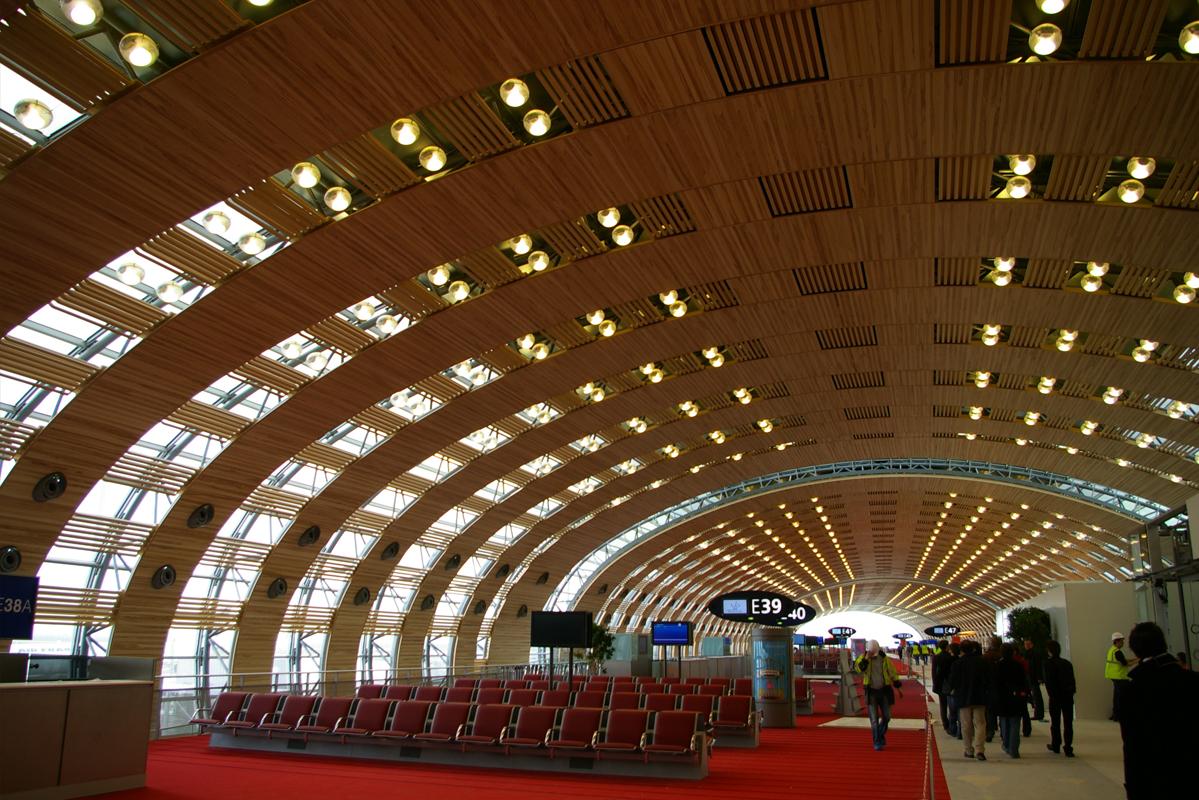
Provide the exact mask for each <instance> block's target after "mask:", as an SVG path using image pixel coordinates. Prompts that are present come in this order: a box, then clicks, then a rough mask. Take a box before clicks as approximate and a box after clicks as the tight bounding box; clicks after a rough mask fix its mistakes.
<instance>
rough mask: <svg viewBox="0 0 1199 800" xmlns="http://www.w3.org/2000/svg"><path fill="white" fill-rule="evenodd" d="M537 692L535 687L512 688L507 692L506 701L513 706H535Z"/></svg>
mask: <svg viewBox="0 0 1199 800" xmlns="http://www.w3.org/2000/svg"><path fill="white" fill-rule="evenodd" d="M539 694H541V692H539V691H537V690H536V689H513V690H512V691H510V692H508V702H509V703H511V704H512V705H514V706H535V705H537V695H539Z"/></svg>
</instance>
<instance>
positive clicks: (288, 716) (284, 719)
mask: <svg viewBox="0 0 1199 800" xmlns="http://www.w3.org/2000/svg"><path fill="white" fill-rule="evenodd" d="M315 705H316V697H315V696H314V695H310V694H289V695H288V696H287V699H286V700H284V701H283V710H282V711H280V712H279V720H278V722H277V724H279V725H286V726H287V727H289V728H294V727H295V726H296V725H297V724H298V723H299V722H300V720H301V719H303V718H304V717H306V716H308V715H309V714H311V713H312V708H313V706H315ZM268 722H269V720H268Z"/></svg>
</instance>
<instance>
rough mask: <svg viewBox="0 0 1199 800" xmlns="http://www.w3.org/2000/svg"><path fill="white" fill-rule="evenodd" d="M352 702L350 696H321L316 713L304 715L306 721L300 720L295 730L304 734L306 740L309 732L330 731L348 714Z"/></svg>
mask: <svg viewBox="0 0 1199 800" xmlns="http://www.w3.org/2000/svg"><path fill="white" fill-rule="evenodd" d="M353 703H354V699H353V698H352V697H322V698H321V704H320V705H319V706H317V707H316V713H315V714H309V715H308V716H307V717H305V719H306V720H307V722H304V721H301V723H300V724H299V725H297V726H296V732H297V733H302V734H304V741H308V736H309V734H313V733H331V732H332V731H333V729H334V728H336V727H337V726H338V725H340V724H341V723H342V720H344V719H345V718H346V717H347V716H349V714H350V706H351V705H352V704H353Z"/></svg>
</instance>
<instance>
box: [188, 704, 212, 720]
mask: <svg viewBox="0 0 1199 800" xmlns="http://www.w3.org/2000/svg"><path fill="white" fill-rule="evenodd" d="M200 712H204V713H203V715H202V716H203V718H204V719H208V718H209V715H210V714H212V711H211V710H210V709H209V708H208V707H207V706H196V710H195V711H194V712H192V718H191V720H189V722H194V721H196V720H197V719H200V718H201V713H200Z"/></svg>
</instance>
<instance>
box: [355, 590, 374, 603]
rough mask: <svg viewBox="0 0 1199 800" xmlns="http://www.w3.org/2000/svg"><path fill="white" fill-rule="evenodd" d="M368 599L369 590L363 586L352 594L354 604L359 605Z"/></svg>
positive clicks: (369, 596)
mask: <svg viewBox="0 0 1199 800" xmlns="http://www.w3.org/2000/svg"><path fill="white" fill-rule="evenodd" d="M370 599H371V590H370V589H368V588H366V587H365V586H363V587H362V588H361V589H359V590H358V593H357V594H355V595H354V605H356V606H360V605H363V604H365V603H369V602H370Z"/></svg>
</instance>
